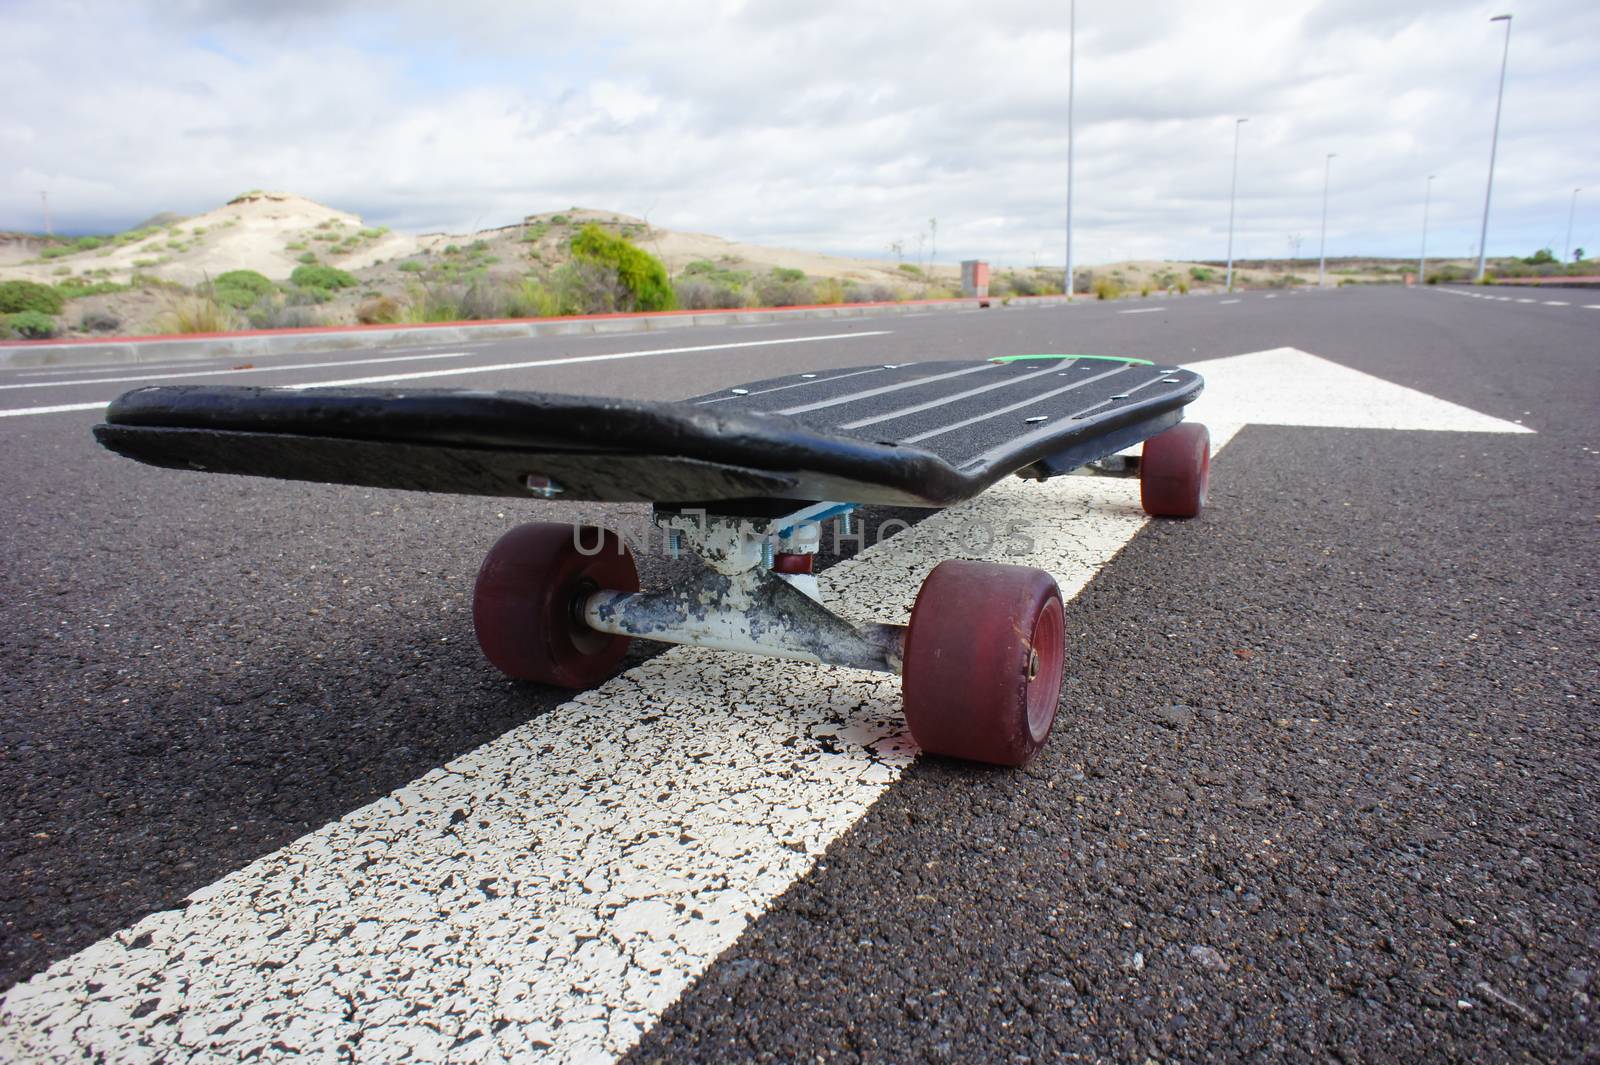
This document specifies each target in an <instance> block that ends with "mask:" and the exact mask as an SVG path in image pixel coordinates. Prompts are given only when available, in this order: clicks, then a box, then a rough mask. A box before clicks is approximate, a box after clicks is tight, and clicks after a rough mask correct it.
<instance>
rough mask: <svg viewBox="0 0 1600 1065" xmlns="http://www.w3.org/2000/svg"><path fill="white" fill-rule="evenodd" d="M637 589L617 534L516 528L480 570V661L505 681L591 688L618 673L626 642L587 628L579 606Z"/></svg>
mask: <svg viewBox="0 0 1600 1065" xmlns="http://www.w3.org/2000/svg"><path fill="white" fill-rule="evenodd" d="M597 547H598V550H596V548H597ZM638 590H639V571H638V569H637V568H636V567H635V566H634V563H633V553H632V552H631V551H629V550H628V545H627V544H626V543H624V542H623V541H622V539H621V538H620V537H618V536H617V534H616V533H613V532H611V531H609V530H607V529H599V528H595V527H593V526H572V525H557V524H554V523H551V522H534V523H531V524H528V525H519V526H517V527H516V528H515V529H512V530H511V531H510V532H508V533H506V534H505V535H504V536H502V537H500V539H499V540H498V541H496V542H495V545H494V546H493V547H491V548H490V549H489V554H488V555H487V556H486V557H485V558H484V560H483V565H482V566H481V567H479V569H478V579H477V582H476V583H475V584H474V585H473V587H472V627H473V630H474V631H475V632H476V633H477V636H478V646H479V647H481V648H483V655H484V657H485V658H487V659H488V660H489V662H490V664H492V665H493V666H494V667H495V668H496V669H498V670H500V672H502V673H504V674H505V675H506V676H508V677H514V678H516V679H517V680H535V681H539V682H541V683H544V684H554V685H557V686H559V687H562V688H575V689H582V688H592V687H594V686H595V685H597V684H599V683H601V682H602V681H604V680H606V679H607V678H608V677H610V676H611V675H612V674H613V673H615V672H616V670H617V666H618V665H620V664H621V662H622V657H623V655H625V654H627V652H628V643H629V640H628V638H627V637H626V636H613V635H611V634H610V633H604V632H596V631H594V630H593V629H591V628H589V626H587V625H585V624H584V623H583V602H584V600H585V599H586V598H587V597H588V596H589V595H590V593H593V592H597V591H607V592H637V591H638Z"/></svg>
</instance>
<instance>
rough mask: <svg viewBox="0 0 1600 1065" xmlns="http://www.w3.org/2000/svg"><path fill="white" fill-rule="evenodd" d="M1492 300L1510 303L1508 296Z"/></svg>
mask: <svg viewBox="0 0 1600 1065" xmlns="http://www.w3.org/2000/svg"><path fill="white" fill-rule="evenodd" d="M1494 298H1495V299H1497V300H1499V301H1500V302H1501V303H1510V302H1511V297H1510V296H1496V297H1494Z"/></svg>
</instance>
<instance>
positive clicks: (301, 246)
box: [283, 240, 306, 251]
mask: <svg viewBox="0 0 1600 1065" xmlns="http://www.w3.org/2000/svg"><path fill="white" fill-rule="evenodd" d="M283 250H284V251H305V250H306V242H305V241H303V240H291V241H290V242H289V243H287V244H285V245H284V246H283Z"/></svg>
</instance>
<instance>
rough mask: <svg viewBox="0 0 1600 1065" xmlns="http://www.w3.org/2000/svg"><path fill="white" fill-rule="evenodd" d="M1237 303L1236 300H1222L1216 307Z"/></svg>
mask: <svg viewBox="0 0 1600 1065" xmlns="http://www.w3.org/2000/svg"><path fill="white" fill-rule="evenodd" d="M1238 302H1239V301H1238V300H1222V301H1221V302H1220V303H1218V304H1217V305H1218V306H1219V307H1226V306H1227V305H1228V304H1230V303H1238Z"/></svg>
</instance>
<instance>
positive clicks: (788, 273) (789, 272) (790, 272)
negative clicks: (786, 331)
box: [772, 266, 920, 282]
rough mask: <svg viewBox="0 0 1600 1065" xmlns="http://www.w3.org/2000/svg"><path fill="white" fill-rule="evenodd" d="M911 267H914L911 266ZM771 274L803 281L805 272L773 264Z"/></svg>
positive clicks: (786, 279) (779, 279) (788, 280)
mask: <svg viewBox="0 0 1600 1065" xmlns="http://www.w3.org/2000/svg"><path fill="white" fill-rule="evenodd" d="M912 269H916V268H915V267H913V268H912ZM919 273H920V271H919ZM772 276H773V278H774V279H775V280H778V281H784V282H790V281H804V280H805V279H806V272H805V271H804V270H795V269H793V268H791V267H788V266H774V267H773V268H772Z"/></svg>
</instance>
